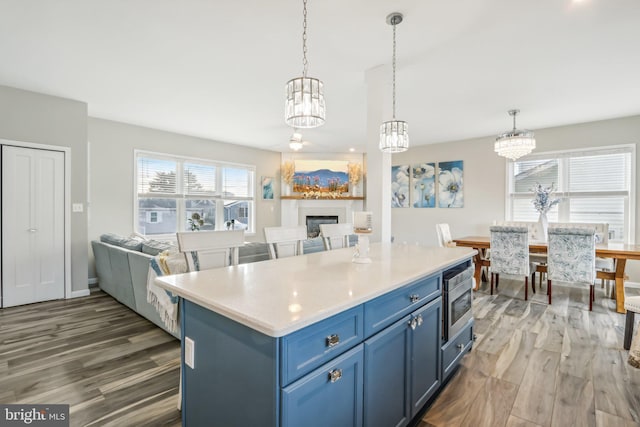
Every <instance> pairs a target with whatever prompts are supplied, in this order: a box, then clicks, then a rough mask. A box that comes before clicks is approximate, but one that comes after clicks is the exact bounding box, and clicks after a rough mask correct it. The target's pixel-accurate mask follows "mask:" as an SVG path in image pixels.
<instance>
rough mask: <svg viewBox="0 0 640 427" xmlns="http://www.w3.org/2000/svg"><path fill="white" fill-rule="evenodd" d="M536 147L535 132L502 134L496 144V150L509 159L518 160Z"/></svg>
mask: <svg viewBox="0 0 640 427" xmlns="http://www.w3.org/2000/svg"><path fill="white" fill-rule="evenodd" d="M535 148H536V140H535V138H534V137H533V132H529V131H524V132H523V131H517V132H515V133H514V132H508V133H504V134H502V135H500V136H499V137H498V138H497V139H496V143H495V145H494V149H495V152H496V153H498V155H500V156H502V157H506V158H507V159H511V160H516V159H518V158H520V157H522V156H526V155H527V154H529V153H531V152H532V151H533V150H534V149H535Z"/></svg>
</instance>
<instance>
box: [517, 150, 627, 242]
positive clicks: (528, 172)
mask: <svg viewBox="0 0 640 427" xmlns="http://www.w3.org/2000/svg"><path fill="white" fill-rule="evenodd" d="M634 159H635V146H634V145H624V146H615V147H603V148H591V149H584V150H575V151H562V152H549V153H536V154H534V155H529V156H526V157H523V158H521V159H519V160H517V161H515V162H509V164H508V173H507V192H508V194H507V203H506V210H507V212H506V218H507V219H508V220H511V221H537V220H538V215H539V214H538V212H537V211H536V210H535V208H534V207H533V204H532V203H531V201H532V200H533V192H532V188H533V186H534V185H535V184H537V183H540V184H542V185H543V186H545V187H547V186H549V185H552V184H553V185H554V186H555V187H556V192H555V194H554V197H555V198H560V199H561V202H560V203H559V204H558V205H556V206H555V207H554V208H553V209H551V211H549V213H548V214H547V217H548V219H549V222H576V223H608V224H609V240H610V241H615V242H627V243H633V242H634V238H635V236H634V234H635V230H634V225H633V224H634V221H635V200H634V195H635V182H634V181H633V179H634V178H633V177H635V161H634Z"/></svg>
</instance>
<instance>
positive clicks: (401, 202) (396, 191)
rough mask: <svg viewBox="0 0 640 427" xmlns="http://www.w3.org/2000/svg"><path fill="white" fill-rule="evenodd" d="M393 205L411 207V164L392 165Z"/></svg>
mask: <svg viewBox="0 0 640 427" xmlns="http://www.w3.org/2000/svg"><path fill="white" fill-rule="evenodd" d="M391 207H392V208H408V207H409V165H400V166H392V167H391Z"/></svg>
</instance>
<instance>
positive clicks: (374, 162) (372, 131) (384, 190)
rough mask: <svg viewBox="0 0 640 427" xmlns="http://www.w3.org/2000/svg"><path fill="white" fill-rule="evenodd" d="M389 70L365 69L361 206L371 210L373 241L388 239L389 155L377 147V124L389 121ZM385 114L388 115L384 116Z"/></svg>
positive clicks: (378, 129) (389, 198) (380, 67)
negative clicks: (364, 140) (364, 126)
mask: <svg viewBox="0 0 640 427" xmlns="http://www.w3.org/2000/svg"><path fill="white" fill-rule="evenodd" d="M390 72H391V69H390V67H389V66H386V65H380V66H378V67H375V68H371V69H369V70H367V71H366V72H365V82H366V84H367V145H366V151H365V157H366V161H365V164H366V171H365V173H366V175H365V176H366V178H367V179H366V182H365V207H364V209H365V210H367V211H372V212H373V233H372V234H371V235H370V239H371V241H373V242H390V241H391V154H385V153H382V152H381V151H380V149H379V148H378V143H379V142H380V125H381V124H382V122H384V121H385V120H390V117H391V116H390V114H391V113H390V111H391V105H390V102H391V96H390V94H391V87H390V84H389V81H390V79H389V77H390ZM387 113H389V117H387Z"/></svg>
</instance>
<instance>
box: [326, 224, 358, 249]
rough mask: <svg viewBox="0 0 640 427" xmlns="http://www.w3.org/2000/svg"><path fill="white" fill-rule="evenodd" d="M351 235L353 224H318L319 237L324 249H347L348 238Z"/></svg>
mask: <svg viewBox="0 0 640 427" xmlns="http://www.w3.org/2000/svg"><path fill="white" fill-rule="evenodd" d="M352 234H354V233H353V224H350V223H340V224H320V237H321V238H322V243H323V244H324V249H325V250H327V251H330V250H331V249H339V248H348V247H349V236H351V235H352Z"/></svg>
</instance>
